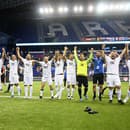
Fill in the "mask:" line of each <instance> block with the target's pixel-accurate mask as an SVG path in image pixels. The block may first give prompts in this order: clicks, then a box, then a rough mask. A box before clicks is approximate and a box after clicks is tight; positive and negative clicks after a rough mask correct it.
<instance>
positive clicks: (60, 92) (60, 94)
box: [59, 86, 63, 99]
mask: <svg viewBox="0 0 130 130" xmlns="http://www.w3.org/2000/svg"><path fill="white" fill-rule="evenodd" d="M62 91H63V86H61V87H60V90H59V99H61V97H62Z"/></svg>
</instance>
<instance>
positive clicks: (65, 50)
mask: <svg viewBox="0 0 130 130" xmlns="http://www.w3.org/2000/svg"><path fill="white" fill-rule="evenodd" d="M67 50H68V48H67V47H64V52H63V59H64V60H66V52H67Z"/></svg>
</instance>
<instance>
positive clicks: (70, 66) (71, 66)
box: [66, 59, 76, 74]
mask: <svg viewBox="0 0 130 130" xmlns="http://www.w3.org/2000/svg"><path fill="white" fill-rule="evenodd" d="M66 63H67V74H76V63H75V60H69V59H67V61H66Z"/></svg>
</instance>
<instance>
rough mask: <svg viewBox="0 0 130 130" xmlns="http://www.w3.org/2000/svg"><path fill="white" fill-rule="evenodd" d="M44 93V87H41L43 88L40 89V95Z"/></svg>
mask: <svg viewBox="0 0 130 130" xmlns="http://www.w3.org/2000/svg"><path fill="white" fill-rule="evenodd" d="M43 93H44V89H41V90H40V96H41V97H42V96H43Z"/></svg>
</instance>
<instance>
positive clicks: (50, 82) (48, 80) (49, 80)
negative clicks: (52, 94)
mask: <svg viewBox="0 0 130 130" xmlns="http://www.w3.org/2000/svg"><path fill="white" fill-rule="evenodd" d="M42 82H43V83H44V82H47V83H48V85H49V86H50V85H52V78H51V77H42Z"/></svg>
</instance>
